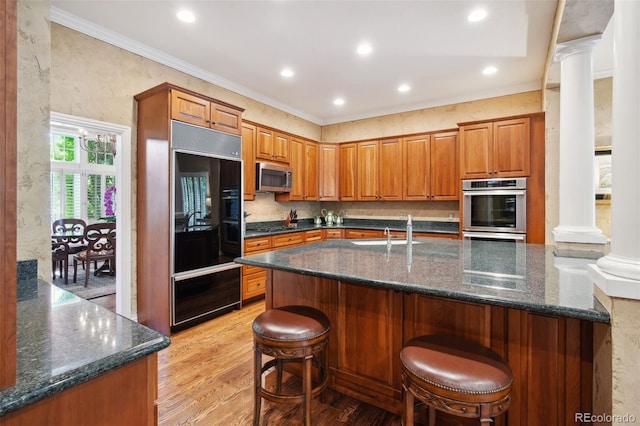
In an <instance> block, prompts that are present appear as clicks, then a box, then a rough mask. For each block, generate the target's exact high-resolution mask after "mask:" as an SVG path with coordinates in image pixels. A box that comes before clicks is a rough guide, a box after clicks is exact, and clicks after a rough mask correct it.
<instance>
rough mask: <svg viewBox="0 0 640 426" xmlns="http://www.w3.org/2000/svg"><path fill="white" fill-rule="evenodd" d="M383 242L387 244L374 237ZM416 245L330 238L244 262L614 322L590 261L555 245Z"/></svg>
mask: <svg viewBox="0 0 640 426" xmlns="http://www.w3.org/2000/svg"><path fill="white" fill-rule="evenodd" d="M367 241H370V242H371V241H376V242H377V243H380V242H382V244H383V245H359V244H368V243H367ZM414 242H415V243H417V244H413V245H412V246H411V250H410V252H409V250H408V246H407V245H406V244H405V245H400V244H398V245H392V246H391V248H390V249H387V245H386V241H385V240H344V239H337V240H328V241H324V242H321V243H317V244H310V245H304V246H300V247H295V248H289V249H285V250H277V251H272V252H268V253H263V254H257V255H253V256H244V257H241V258H238V259H236V262H238V263H242V264H247V265H254V266H260V267H264V268H270V269H278V270H283V271H290V272H296V273H300V274H305V275H314V276H319V277H325V278H329V279H334V280H340V281H344V282H350V283H355V284H362V285H367V286H372V287H381V288H390V289H393V290H398V291H404V292H407V293H418V294H424V295H431V296H439V297H444V298H449V299H455V300H464V301H469V302H476V303H487V304H490V305H497V306H505V307H509V308H516V309H523V310H527V311H532V312H538V313H543V314H551V315H560V316H566V317H572V318H579V319H585V320H589V321H595V322H603V323H609V321H610V317H609V313H608V312H607V310H606V309H605V308H604V307H603V306H602V305H601V304H600V302H599V301H598V300H597V299H596V298H595V297H594V295H593V283H592V282H591V281H590V280H589V278H588V277H587V264H589V263H595V260H593V259H576V258H562V257H556V256H555V255H554V253H553V247H552V246H545V245H542V244H525V243H518V244H514V243H504V242H497V241H475V240H452V239H443V238H416V239H414Z"/></svg>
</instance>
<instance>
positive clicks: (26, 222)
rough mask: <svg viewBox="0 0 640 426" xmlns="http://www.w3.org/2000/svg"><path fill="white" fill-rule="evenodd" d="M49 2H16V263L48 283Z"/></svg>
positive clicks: (49, 231) (49, 224) (49, 245)
mask: <svg viewBox="0 0 640 426" xmlns="http://www.w3.org/2000/svg"><path fill="white" fill-rule="evenodd" d="M49 7H50V5H49V2H48V1H18V122H17V133H18V141H17V158H18V163H17V168H16V172H17V186H18V196H17V224H16V228H17V260H18V261H25V260H30V259H35V260H37V262H38V276H39V277H47V278H49V279H50V278H51V218H50V213H49V198H48V196H43V195H48V194H49V172H50V166H49V87H50V65H51V53H50V47H49V46H50V32H49Z"/></svg>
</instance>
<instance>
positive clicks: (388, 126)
mask: <svg viewBox="0 0 640 426" xmlns="http://www.w3.org/2000/svg"><path fill="white" fill-rule="evenodd" d="M540 111H542V94H541V92H540V91H533V92H526V93H518V94H515V95H509V96H500V97H497V98H488V99H481V100H478V101H470V102H464V103H461V104H454V105H445V106H441V107H435V108H426V109H421V110H417V111H410V112H404V113H401V114H392V115H385V116H381V117H374V118H369V119H365V120H357V121H349V122H346V123H339V124H332V125H329V126H324V127H323V128H322V140H323V141H328V142H346V141H355V140H362V139H375V138H380V137H384V136H396V135H406V134H411V133H420V132H429V131H432V130H445V129H453V128H456V127H458V123H460V122H465V121H477V120H486V119H491V118H496V117H506V116H510V115H519V114H529V113H533V112H540Z"/></svg>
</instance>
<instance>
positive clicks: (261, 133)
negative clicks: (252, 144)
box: [256, 127, 274, 160]
mask: <svg viewBox="0 0 640 426" xmlns="http://www.w3.org/2000/svg"><path fill="white" fill-rule="evenodd" d="M273 137H274V136H273V130H269V129H264V128H262V127H258V134H257V139H256V158H262V159H264V160H273Z"/></svg>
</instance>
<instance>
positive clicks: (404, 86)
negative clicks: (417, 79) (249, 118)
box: [398, 84, 411, 93]
mask: <svg viewBox="0 0 640 426" xmlns="http://www.w3.org/2000/svg"><path fill="white" fill-rule="evenodd" d="M409 90H411V86H409V85H408V84H401V85H400V86H398V92H402V93H404V92H408V91H409Z"/></svg>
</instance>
